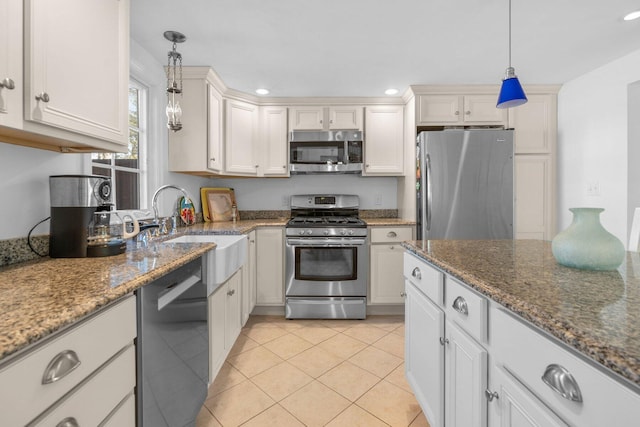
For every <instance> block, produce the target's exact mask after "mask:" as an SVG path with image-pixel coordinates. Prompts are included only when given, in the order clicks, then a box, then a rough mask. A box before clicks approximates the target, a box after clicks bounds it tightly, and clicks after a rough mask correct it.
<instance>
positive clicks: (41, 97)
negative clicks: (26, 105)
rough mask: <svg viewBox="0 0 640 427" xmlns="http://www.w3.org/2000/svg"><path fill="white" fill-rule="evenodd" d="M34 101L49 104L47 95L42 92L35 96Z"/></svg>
mask: <svg viewBox="0 0 640 427" xmlns="http://www.w3.org/2000/svg"><path fill="white" fill-rule="evenodd" d="M36 101H42V102H49V94H48V93H47V92H42V93H41V94H40V95H36Z"/></svg>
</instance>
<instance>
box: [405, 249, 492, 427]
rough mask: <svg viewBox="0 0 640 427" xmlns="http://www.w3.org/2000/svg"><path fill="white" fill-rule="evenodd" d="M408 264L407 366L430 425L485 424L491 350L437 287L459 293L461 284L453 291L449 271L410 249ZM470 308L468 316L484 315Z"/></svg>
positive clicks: (468, 426)
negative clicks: (450, 311)
mask: <svg viewBox="0 0 640 427" xmlns="http://www.w3.org/2000/svg"><path fill="white" fill-rule="evenodd" d="M404 265H405V268H404V275H405V278H406V289H407V291H406V292H407V301H406V306H405V331H406V332H405V334H406V336H405V346H406V349H405V350H406V351H405V371H406V375H407V380H408V381H409V384H410V385H411V388H412V389H413V391H414V394H415V395H416V399H417V400H418V403H419V404H420V406H421V407H422V410H423V411H424V413H425V416H426V417H427V420H428V421H429V425H430V426H431V427H443V426H447V427H449V426H455V427H485V426H486V425H487V401H486V398H485V396H484V390H485V389H486V387H487V370H488V367H487V363H488V362H487V357H488V356H487V354H488V353H487V350H486V349H485V348H484V347H483V346H482V345H481V344H480V343H478V342H477V341H476V340H475V339H473V338H472V337H471V335H470V334H469V333H468V332H467V331H465V329H464V327H463V326H462V325H460V324H459V323H457V322H456V318H455V317H454V316H453V315H451V314H448V313H447V314H445V313H446V312H445V307H444V303H443V300H442V299H441V298H440V296H442V295H443V292H441V291H440V290H439V289H438V288H440V287H442V286H444V294H445V295H447V293H448V292H450V293H454V295H455V294H457V293H458V292H457V291H458V289H457V287H458V286H460V285H458V284H456V285H455V286H456V287H452V289H451V290H449V287H451V284H449V283H448V280H447V279H448V278H447V277H446V276H444V275H443V274H442V273H440V272H438V271H437V270H435V269H434V268H433V267H430V266H429V265H427V264H426V263H424V262H422V261H419V260H417V259H416V258H415V257H414V256H412V255H408V254H405V263H404ZM427 295H431V296H435V298H436V300H433V299H431V298H430V297H428V296H427ZM467 297H468V296H467ZM474 297H477V296H476V295H474ZM456 298H457V297H456ZM447 300H448V299H447ZM466 307H467V314H466V316H469V317H471V318H474V317H477V316H479V315H480V314H478V313H476V312H475V311H474V308H475V305H474V303H473V302H472V301H470V304H469V305H467V306H466ZM450 317H451V318H450Z"/></svg>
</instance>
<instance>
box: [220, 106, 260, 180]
mask: <svg viewBox="0 0 640 427" xmlns="http://www.w3.org/2000/svg"><path fill="white" fill-rule="evenodd" d="M257 132H258V106H257V105H254V104H249V103H248V102H240V101H234V100H230V99H228V100H226V139H225V151H226V171H227V172H234V173H237V174H242V175H257V174H258V167H259V165H258V163H257V162H256V158H257V156H256V149H257V147H258V144H257V142H256V141H257Z"/></svg>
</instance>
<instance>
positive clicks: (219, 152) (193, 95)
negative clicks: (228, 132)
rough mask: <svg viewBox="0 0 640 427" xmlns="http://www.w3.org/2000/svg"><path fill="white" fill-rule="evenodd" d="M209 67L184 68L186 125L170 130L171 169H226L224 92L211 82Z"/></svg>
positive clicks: (198, 171) (192, 170) (203, 171)
mask: <svg viewBox="0 0 640 427" xmlns="http://www.w3.org/2000/svg"><path fill="white" fill-rule="evenodd" d="M208 71H209V69H208V68H206V67H200V68H188V69H187V68H186V67H185V68H184V69H183V82H182V85H183V95H182V97H181V98H180V99H179V102H180V105H181V108H182V112H183V114H182V129H181V130H180V131H178V132H172V131H167V132H168V133H169V170H170V171H173V172H187V173H206V172H209V173H217V172H221V171H223V169H224V158H223V153H224V151H223V140H222V108H223V104H222V95H221V94H220V92H219V91H218V90H217V89H216V88H215V87H214V86H213V85H212V84H210V83H209V82H208V80H207V75H208ZM163 120H164V118H163Z"/></svg>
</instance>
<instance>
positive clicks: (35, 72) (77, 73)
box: [24, 0, 129, 148]
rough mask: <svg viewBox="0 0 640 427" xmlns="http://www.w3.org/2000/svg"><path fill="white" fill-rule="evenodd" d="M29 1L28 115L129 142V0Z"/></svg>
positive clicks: (25, 33)
mask: <svg viewBox="0 0 640 427" xmlns="http://www.w3.org/2000/svg"><path fill="white" fill-rule="evenodd" d="M24 5H25V10H24V13H25V21H24V22H25V32H24V36H25V37H24V41H25V45H24V66H25V70H24V71H25V79H26V81H25V106H24V107H25V111H24V117H25V118H26V119H27V120H31V121H35V122H39V123H44V124H47V125H50V126H54V127H58V128H62V129H66V130H70V131H74V132H77V133H80V134H83V135H88V136H92V137H97V138H100V139H104V140H107V141H112V142H116V143H119V144H122V145H123V148H124V147H126V145H127V143H128V137H129V128H128V114H127V110H128V108H127V97H128V96H127V94H128V86H129V1H128V0H105V1H100V2H87V1H84V0H57V1H36V0H27V1H25V3H24ZM45 94H46V96H45ZM36 97H39V98H40V100H38V99H36Z"/></svg>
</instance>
